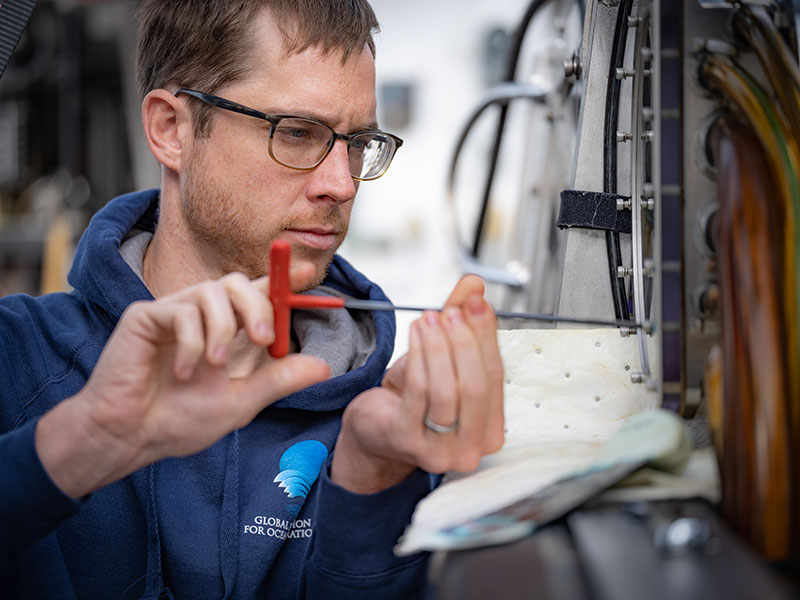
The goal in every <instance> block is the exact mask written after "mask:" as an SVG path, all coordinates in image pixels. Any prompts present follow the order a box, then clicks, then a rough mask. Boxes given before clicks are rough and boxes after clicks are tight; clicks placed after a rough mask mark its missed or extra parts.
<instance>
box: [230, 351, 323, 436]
mask: <svg viewBox="0 0 800 600" xmlns="http://www.w3.org/2000/svg"><path fill="white" fill-rule="evenodd" d="M328 377H330V367H329V366H328V365H327V364H326V363H325V362H324V361H322V360H320V359H318V358H315V357H313V356H308V355H305V354H292V355H289V356H287V357H286V358H282V359H281V360H274V361H270V362H268V363H267V364H266V365H264V366H263V367H261V368H259V369H257V370H256V371H254V372H253V373H251V374H250V375H249V376H248V377H246V378H244V379H239V380H234V381H232V393H231V398H232V400H233V406H234V407H235V410H236V414H237V419H236V420H237V425H236V426H237V427H244V426H245V425H247V424H248V423H249V422H250V421H252V420H253V418H255V416H256V415H257V414H258V413H259V412H261V411H262V410H264V408H266V407H267V406H269V405H270V404H272V403H273V402H275V401H277V400H280V399H281V398H284V397H286V396H288V395H289V394H293V393H294V392H297V391H299V390H301V389H303V388H306V387H308V386H310V385H313V384H315V383H320V382H322V381H325V380H327V379H328Z"/></svg>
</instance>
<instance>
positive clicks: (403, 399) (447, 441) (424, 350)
mask: <svg viewBox="0 0 800 600" xmlns="http://www.w3.org/2000/svg"><path fill="white" fill-rule="evenodd" d="M483 287H484V286H483V282H482V281H481V280H480V278H478V277H475V276H466V277H464V278H462V280H461V281H460V282H459V283H458V285H457V286H456V287H455V289H454V290H453V292H452V294H451V295H450V298H449V299H448V301H447V303H446V307H445V309H444V310H443V311H442V312H441V313H437V312H433V311H430V312H426V313H424V314H423V315H422V317H421V318H420V319H418V320H416V321H414V323H412V326H411V331H410V343H409V351H408V353H407V354H406V355H405V356H403V357H402V358H400V360H398V361H397V363H395V365H394V366H393V367H392V368H391V369H389V371H387V373H386V376H385V378H384V381H383V385H382V386H381V387H379V388H374V389H371V390H368V391H366V392H364V393H363V394H361V395H359V396H358V397H357V398H355V399H354V400H353V401H352V402H351V403H350V405H349V406H348V407H347V409H346V410H345V413H344V418H343V421H342V431H341V433H340V434H339V439H338V441H337V444H336V450H335V452H334V456H333V463H332V467H331V478H332V479H333V481H334V482H335V483H337V484H339V485H341V486H343V487H344V488H346V489H349V490H350V491H353V492H357V493H374V492H377V491H380V490H382V489H385V488H387V487H390V486H392V485H395V484H397V483H399V482H400V481H402V480H403V479H405V478H406V477H407V476H408V475H409V474H410V473H411V472H412V471H413V470H414V469H415V468H417V467H420V468H422V469H423V470H425V471H428V472H431V473H444V472H446V471H450V470H456V471H472V470H474V469H475V468H477V466H478V463H479V462H480V459H481V457H482V456H483V455H485V454H489V453H492V452H496V451H497V450H499V449H500V447H501V446H502V444H503V366H502V362H501V359H500V352H499V349H498V346H497V321H496V319H495V315H494V312H493V311H492V309H491V307H490V306H489V304H488V303H487V302H486V301H485V300H484V299H483ZM426 420H427V421H428V424H427V425H426Z"/></svg>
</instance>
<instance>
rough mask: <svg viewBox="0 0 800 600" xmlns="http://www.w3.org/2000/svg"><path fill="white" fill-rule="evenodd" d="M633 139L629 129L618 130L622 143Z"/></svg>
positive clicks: (618, 137) (619, 139)
mask: <svg viewBox="0 0 800 600" xmlns="http://www.w3.org/2000/svg"><path fill="white" fill-rule="evenodd" d="M632 139H633V135H632V134H630V133H628V132H627V131H618V132H617V141H618V142H620V143H622V142H627V141H630V140H632Z"/></svg>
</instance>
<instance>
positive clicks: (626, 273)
mask: <svg viewBox="0 0 800 600" xmlns="http://www.w3.org/2000/svg"><path fill="white" fill-rule="evenodd" d="M631 275H633V269H631V268H630V267H623V266H619V267H617V277H619V278H620V279H622V278H623V277H630V276H631Z"/></svg>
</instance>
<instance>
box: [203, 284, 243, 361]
mask: <svg viewBox="0 0 800 600" xmlns="http://www.w3.org/2000/svg"><path fill="white" fill-rule="evenodd" d="M195 287H196V289H195V290H194V297H195V302H196V303H197V305H198V306H199V307H200V311H201V313H202V315H203V325H204V326H205V339H206V360H207V361H208V362H209V364H211V365H214V366H216V367H221V366H222V365H224V364H225V360H226V359H227V358H228V346H229V345H230V343H231V342H232V341H233V338H234V336H235V335H236V332H237V331H238V330H239V325H238V323H237V322H236V315H235V314H234V312H233V306H232V305H231V300H230V298H229V297H228V294H227V291H226V290H225V286H224V285H223V284H222V283H220V282H219V281H214V282H207V283H203V284H200V285H198V286H195Z"/></svg>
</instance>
